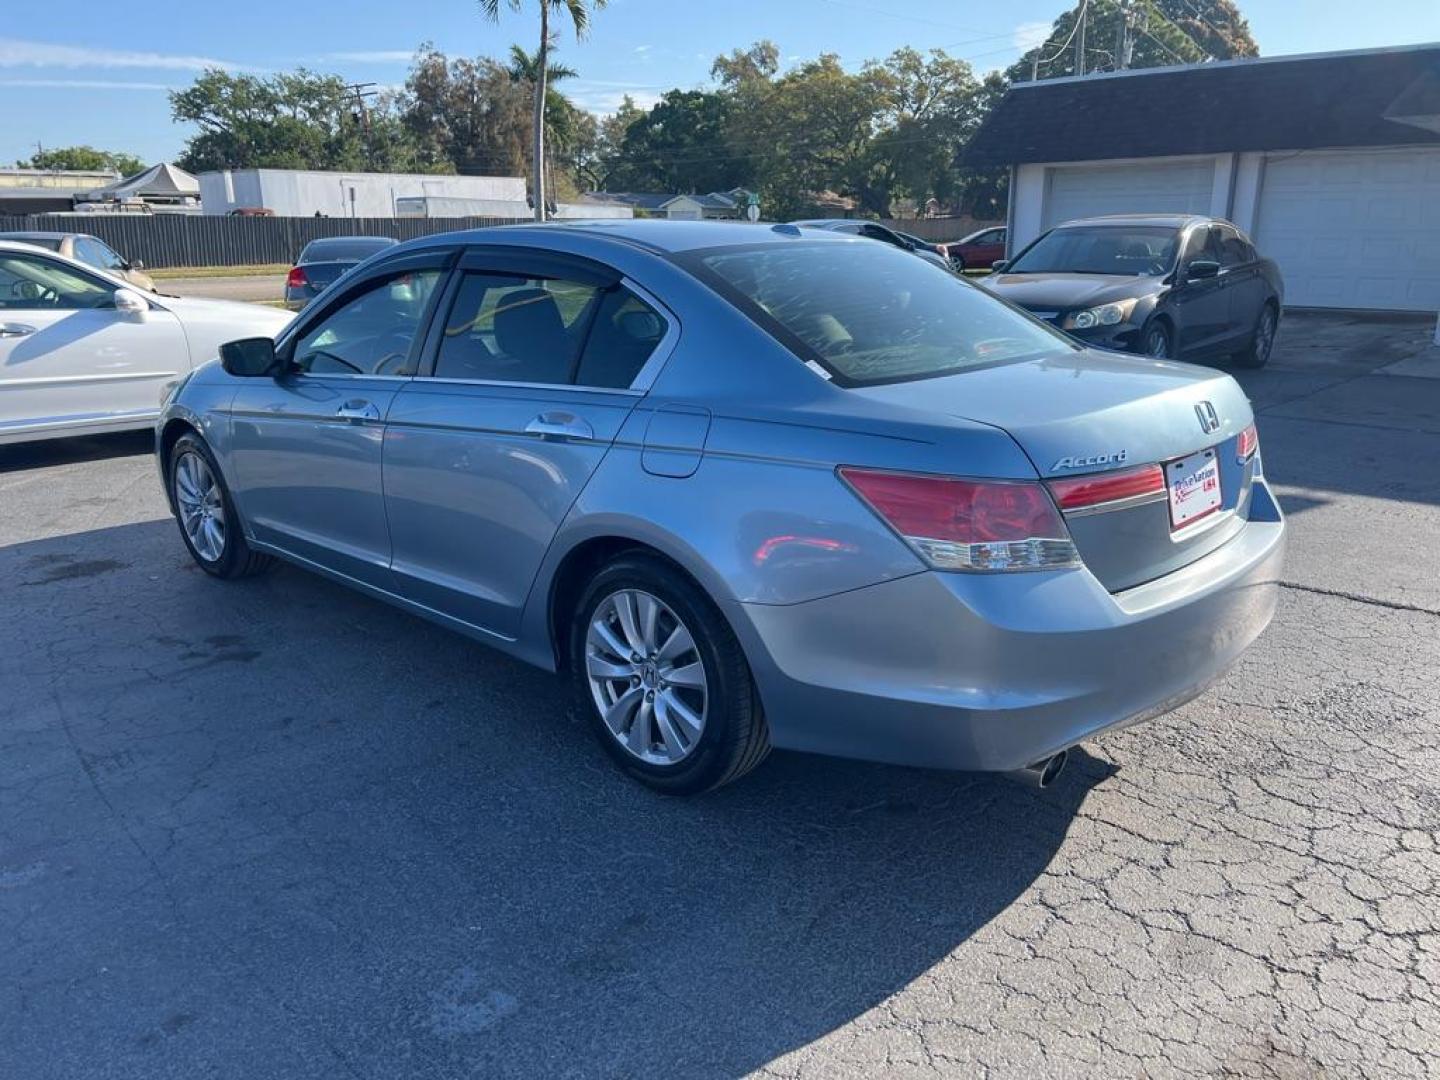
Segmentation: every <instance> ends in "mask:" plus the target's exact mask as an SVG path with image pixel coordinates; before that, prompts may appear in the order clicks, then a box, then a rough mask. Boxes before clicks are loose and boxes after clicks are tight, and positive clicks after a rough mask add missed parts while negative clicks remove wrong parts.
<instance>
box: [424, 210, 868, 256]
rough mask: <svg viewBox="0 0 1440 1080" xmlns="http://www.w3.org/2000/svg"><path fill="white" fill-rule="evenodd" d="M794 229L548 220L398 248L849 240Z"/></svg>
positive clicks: (656, 248) (681, 246)
mask: <svg viewBox="0 0 1440 1080" xmlns="http://www.w3.org/2000/svg"><path fill="white" fill-rule="evenodd" d="M804 224H805V223H804V222H797V223H793V224H785V225H774V224H751V223H750V222H748V221H669V220H656V219H646V218H608V219H597V220H593V221H586V220H570V221H552V222H548V223H546V224H544V225H540V224H534V225H489V226H485V227H483V228H479V229H462V230H459V231H457V232H448V233H432V234H430V235H429V236H422V237H417V238H416V239H414V240H407V241H406V242H405V243H404V244H402V245H400V246H401V248H403V249H405V250H408V251H416V250H421V249H424V248H427V247H435V246H438V245H441V244H454V243H457V242H458V243H462V244H485V243H493V242H495V241H497V240H498V241H500V242H502V243H507V244H509V243H525V242H527V241H528V242H531V243H534V244H535V245H536V246H537V247H544V246H545V245H546V244H547V242H548V241H549V239H550V238H551V237H554V236H555V235H556V233H557V231H559V230H564V231H565V232H568V233H572V234H582V235H585V236H587V237H590V238H593V239H596V240H600V241H608V242H610V243H614V244H617V245H624V246H626V247H630V248H640V249H642V250H646V251H651V252H658V253H662V254H673V253H678V252H682V251H694V250H697V249H700V248H718V247H741V246H751V245H755V244H785V243H794V241H795V240H796V238H800V237H808V238H810V239H816V240H822V239H823V240H825V241H827V242H835V243H844V242H846V241H847V240H849V239H851V238H849V237H844V236H837V235H836V234H835V233H833V232H831V231H830V230H828V229H823V228H804V227H798V226H803V225H804Z"/></svg>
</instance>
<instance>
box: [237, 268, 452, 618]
mask: <svg viewBox="0 0 1440 1080" xmlns="http://www.w3.org/2000/svg"><path fill="white" fill-rule="evenodd" d="M453 254H454V253H453V251H447V250H443V249H427V250H426V251H423V252H418V253H416V254H413V255H410V256H406V257H402V258H398V259H394V260H391V261H388V262H386V263H385V264H383V265H380V266H376V267H375V268H374V269H373V270H372V271H371V272H368V273H367V274H366V275H365V276H364V277H363V278H360V279H357V280H356V282H355V283H354V284H353V285H352V286H351V287H350V288H348V289H346V290H345V291H343V292H341V293H339V294H338V295H336V296H335V297H334V298H333V299H332V300H331V301H330V302H328V303H327V304H326V305H325V306H324V308H322V309H321V310H319V311H316V312H314V313H313V314H311V315H310V316H309V317H307V318H305V319H304V320H303V322H302V323H301V324H300V325H298V326H297V327H296V328H295V330H294V331H293V332H291V333H290V334H289V335H288V336H287V338H286V341H285V343H284V344H283V345H282V346H281V355H282V356H283V357H284V358H286V359H287V360H288V362H289V365H290V370H289V371H288V372H287V373H286V374H285V375H282V376H280V377H279V378H275V379H244V380H240V388H239V390H237V392H236V394H235V398H234V400H233V403H232V405H231V418H230V423H231V438H230V455H231V456H230V465H231V469H232V479H233V480H234V485H233V486H234V493H235V497H236V499H237V501H238V502H239V504H240V510H241V513H242V514H243V515H244V517H245V519H246V521H247V522H248V523H249V525H250V527H251V529H252V530H253V532H254V535H255V538H256V539H257V540H259V541H261V542H263V543H267V544H271V545H273V546H275V547H278V548H281V549H283V550H285V551H287V552H290V553H291V554H294V555H298V556H300V557H301V558H303V559H307V560H309V561H311V562H313V563H315V564H317V565H319V566H322V567H325V568H327V569H330V570H334V571H336V572H338V573H342V574H345V575H346V576H347V577H351V578H354V579H355V580H357V581H361V582H364V583H365V584H368V585H373V586H375V587H377V588H382V589H386V590H390V589H391V585H392V582H391V579H390V569H389V567H390V555H391V550H390V531H389V527H388V525H387V523H386V520H385V501H384V493H383V490H382V487H381V474H380V464H381V448H382V445H383V438H384V431H385V417H386V415H387V413H388V412H389V411H390V406H391V402H393V401H394V399H395V395H396V393H397V392H398V391H399V389H400V388H401V387H402V386H404V385H405V383H406V382H407V381H408V380H409V379H410V377H411V376H412V375H413V373H414V371H415V363H416V358H417V357H418V354H419V347H420V342H421V340H422V338H423V336H424V328H425V326H426V320H427V319H428V318H429V315H430V313H431V311H432V310H433V306H434V302H435V299H436V297H437V296H438V295H439V293H440V292H441V291H442V290H441V288H440V285H441V282H442V280H443V278H444V276H445V273H446V268H447V266H448V263H449V262H450V261H451V260H452V258H453Z"/></svg>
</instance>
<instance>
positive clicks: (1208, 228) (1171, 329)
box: [983, 214, 1285, 368]
mask: <svg viewBox="0 0 1440 1080" xmlns="http://www.w3.org/2000/svg"><path fill="white" fill-rule="evenodd" d="M983 284H984V286H985V288H987V289H989V290H990V291H991V292H993V293H994V294H995V295H997V296H1000V297H1003V298H1004V299H1006V300H1009V301H1010V302H1011V303H1013V304H1017V305H1019V306H1020V307H1023V308H1025V309H1027V310H1028V311H1030V312H1031V314H1034V315H1038V316H1039V317H1040V318H1042V319H1045V320H1046V321H1047V322H1050V323H1053V324H1055V325H1056V326H1058V327H1060V328H1061V329H1062V330H1065V331H1067V332H1069V333H1070V334H1072V335H1074V336H1075V337H1077V338H1079V339H1080V340H1081V341H1083V342H1085V343H1086V344H1087V345H1097V346H1100V347H1101V348H1106V349H1117V350H1120V351H1123V352H1134V353H1143V354H1145V355H1148V356H1160V357H1169V358H1172V359H1174V358H1182V357H1183V358H1185V359H1198V358H1200V357H1211V356H1230V357H1231V358H1233V360H1234V361H1235V363H1237V364H1238V365H1240V366H1241V367H1252V368H1257V367H1262V366H1264V364H1265V362H1266V361H1267V360H1269V359H1270V350H1271V348H1272V347H1273V345H1274V344H1275V330H1276V327H1277V326H1278V325H1279V322H1280V312H1281V310H1282V309H1283V307H1284V300H1285V286H1284V283H1283V282H1282V281H1281V278H1280V271H1279V268H1278V267H1276V265H1275V263H1274V262H1272V261H1271V260H1269V259H1267V258H1264V257H1262V256H1261V255H1260V254H1259V253H1258V252H1257V251H1256V250H1255V246H1254V245H1253V244H1252V243H1251V242H1250V240H1249V238H1248V237H1246V236H1245V234H1244V233H1242V232H1240V230H1239V229H1237V228H1235V226H1234V225H1231V224H1230V223H1229V222H1228V221H1222V220H1220V219H1218V218H1210V217H1200V216H1197V215H1192V214H1143V215H1142V214H1136V215H1125V216H1115V217H1099V218H1087V219H1084V220H1081V221H1069V222H1066V223H1065V224H1063V225H1060V226H1057V227H1056V228H1054V229H1051V230H1050V231H1049V232H1047V233H1045V234H1044V235H1043V236H1041V237H1040V238H1039V239H1038V240H1036V241H1035V242H1034V243H1032V244H1030V246H1029V247H1027V248H1025V250H1024V251H1022V252H1020V254H1019V255H1017V256H1015V258H1014V259H1012V260H1010V261H1009V262H1008V263H1007V262H1000V263H997V264H996V272H995V273H994V274H992V275H991V276H990V277H987V278H985V279H984V281H983Z"/></svg>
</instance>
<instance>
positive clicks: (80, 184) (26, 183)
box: [0, 169, 120, 215]
mask: <svg viewBox="0 0 1440 1080" xmlns="http://www.w3.org/2000/svg"><path fill="white" fill-rule="evenodd" d="M118 179H120V174H119V173H117V172H115V171H113V170H109V169H99V170H90V169H0V215H3V214H54V213H68V212H69V211H70V210H72V209H74V206H75V198H76V196H77V195H81V194H83V193H85V192H87V191H89V190H91V189H92V188H95V187H98V186H100V185H103V184H110V183H113V182H114V181H116V180H118Z"/></svg>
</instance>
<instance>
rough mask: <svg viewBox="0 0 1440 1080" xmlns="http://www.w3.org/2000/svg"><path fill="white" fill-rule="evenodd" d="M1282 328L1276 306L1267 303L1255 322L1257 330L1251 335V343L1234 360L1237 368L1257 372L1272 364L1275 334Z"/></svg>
mask: <svg viewBox="0 0 1440 1080" xmlns="http://www.w3.org/2000/svg"><path fill="white" fill-rule="evenodd" d="M1279 327H1280V313H1279V312H1278V311H1277V310H1276V308H1275V305H1274V304H1271V303H1266V305H1265V306H1264V307H1263V308H1261V309H1260V317H1259V318H1258V319H1256V320H1255V329H1254V330H1253V331H1251V333H1250V343H1249V344H1248V345H1247V346H1246V347H1245V348H1244V349H1242V350H1241V351H1240V352H1238V353H1236V354H1235V355H1234V357H1232V359H1233V360H1234V361H1235V366H1236V367H1242V368H1249V369H1250V370H1252V371H1253V370H1255V369H1256V368H1262V367H1264V366H1265V365H1266V364H1268V363H1269V362H1270V353H1271V351H1272V350H1273V349H1274V348H1275V332H1276V331H1277V330H1278V329H1279Z"/></svg>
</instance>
